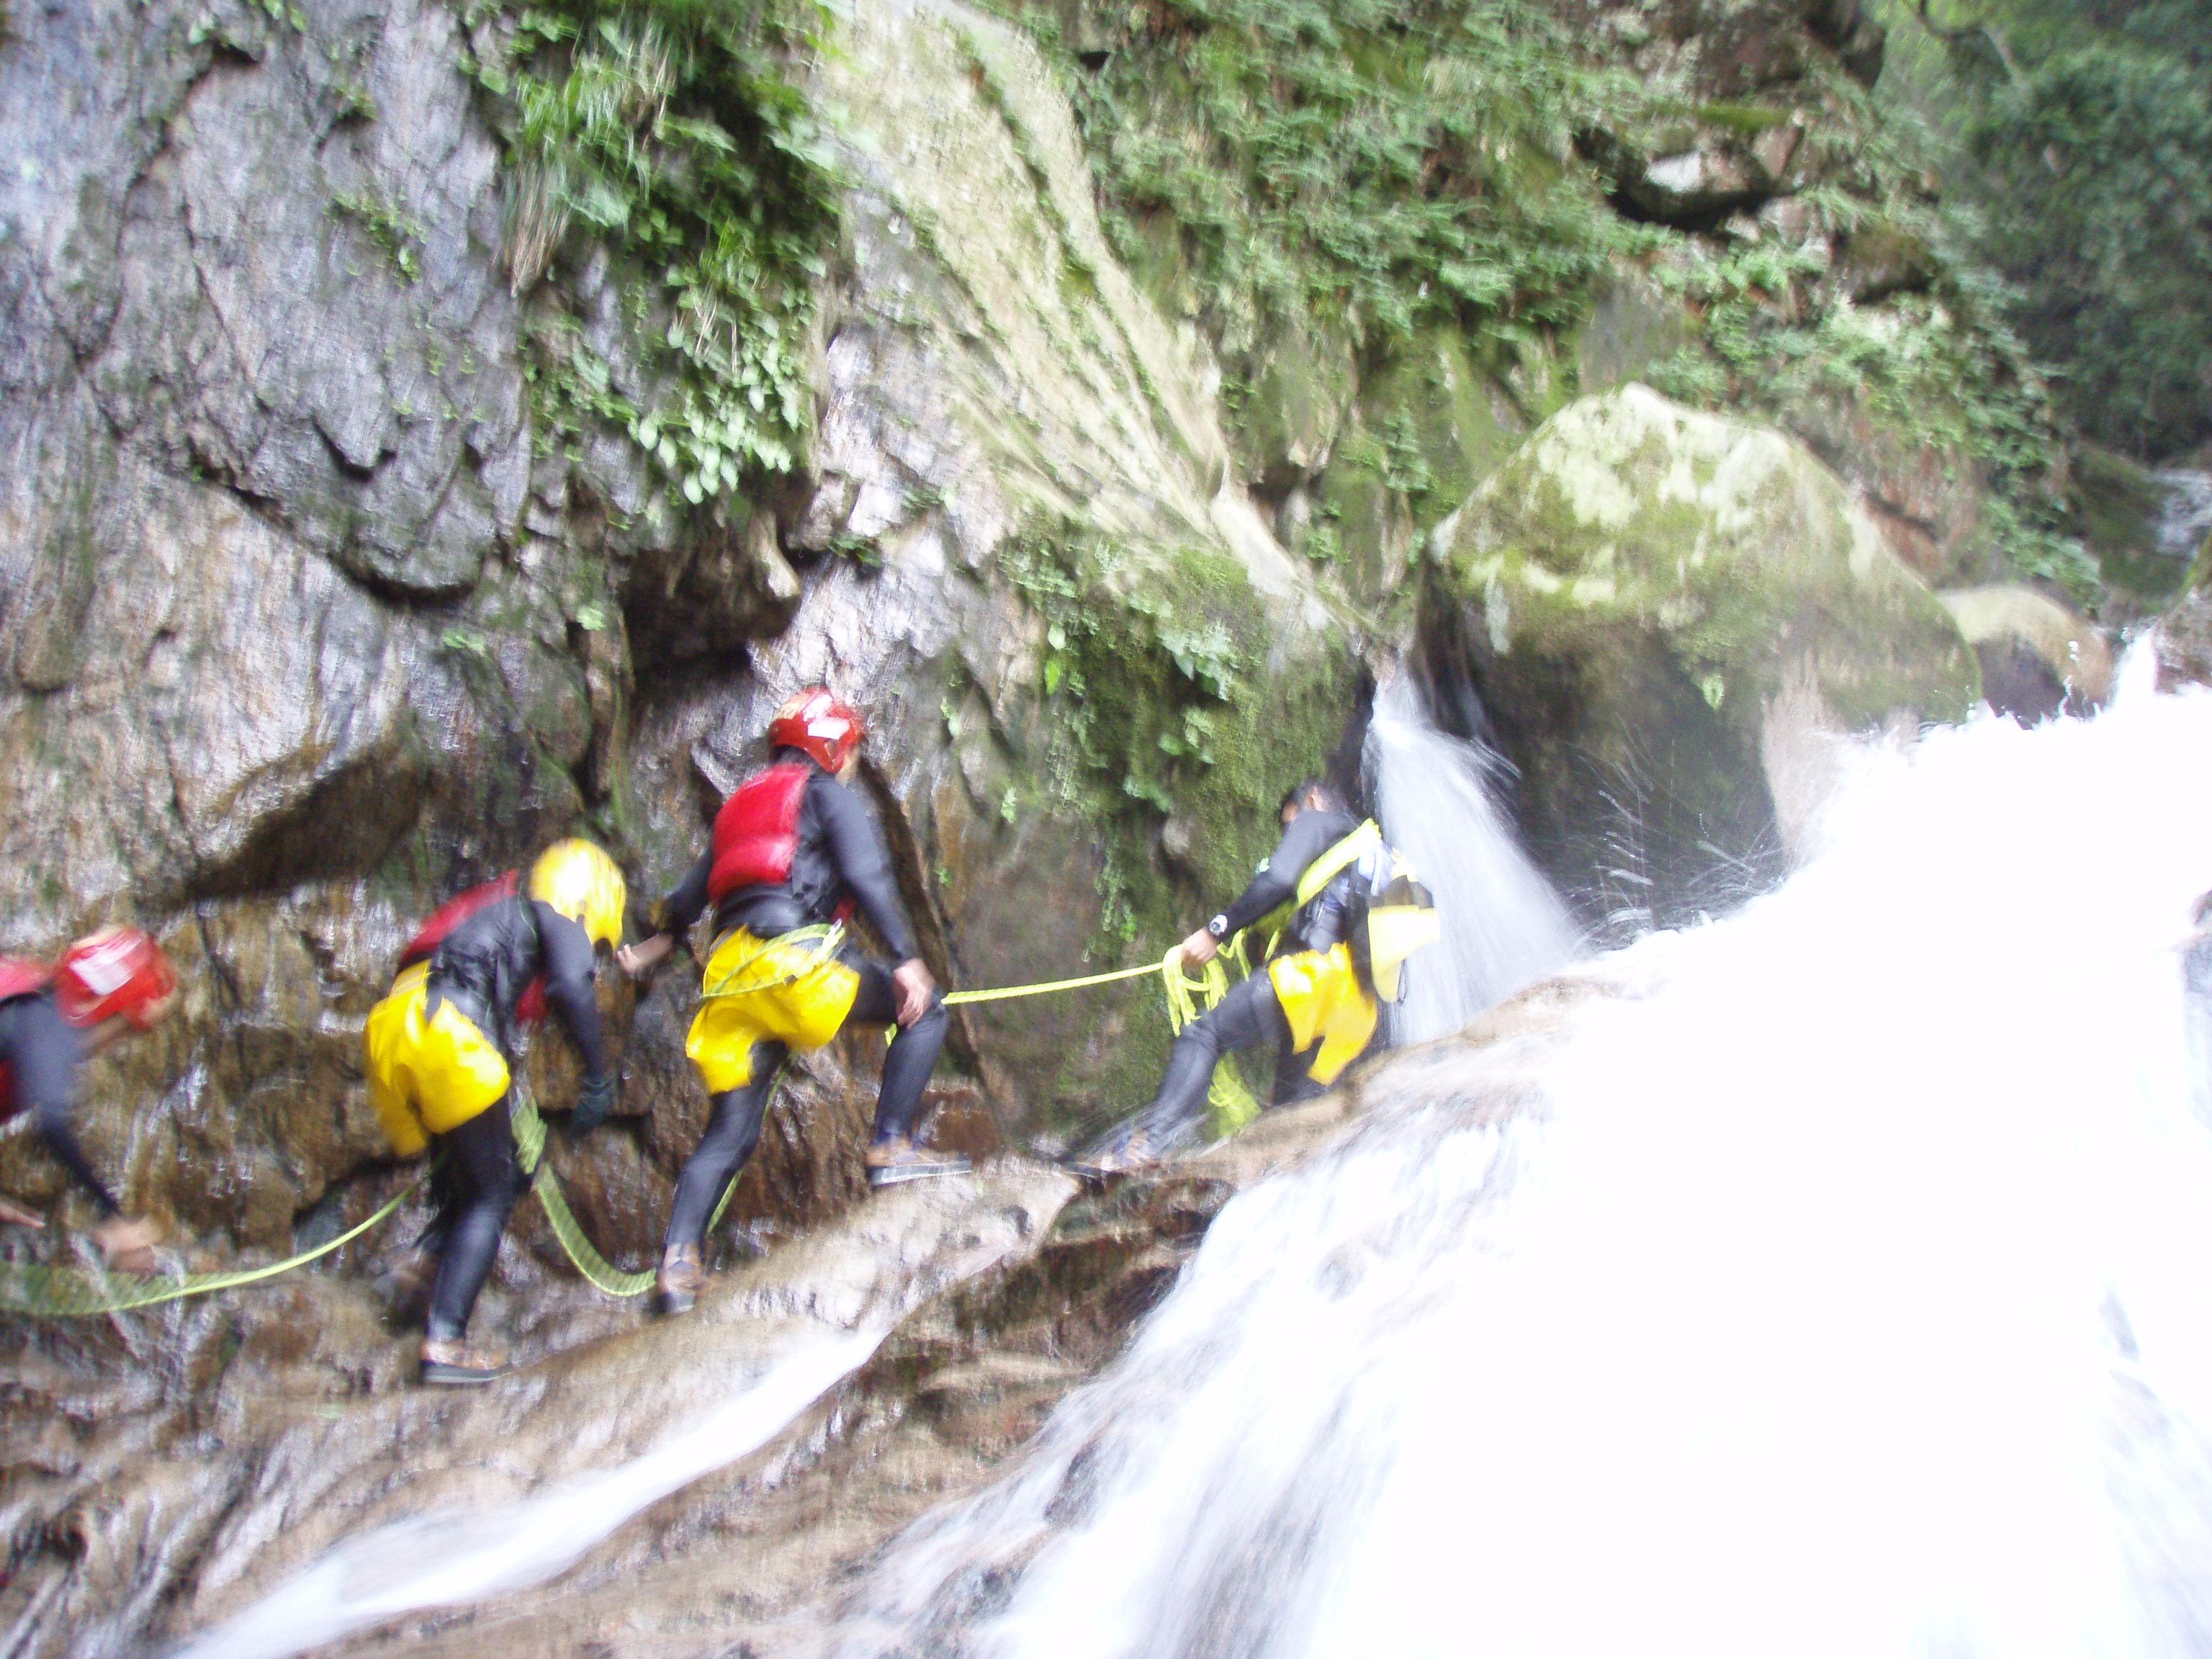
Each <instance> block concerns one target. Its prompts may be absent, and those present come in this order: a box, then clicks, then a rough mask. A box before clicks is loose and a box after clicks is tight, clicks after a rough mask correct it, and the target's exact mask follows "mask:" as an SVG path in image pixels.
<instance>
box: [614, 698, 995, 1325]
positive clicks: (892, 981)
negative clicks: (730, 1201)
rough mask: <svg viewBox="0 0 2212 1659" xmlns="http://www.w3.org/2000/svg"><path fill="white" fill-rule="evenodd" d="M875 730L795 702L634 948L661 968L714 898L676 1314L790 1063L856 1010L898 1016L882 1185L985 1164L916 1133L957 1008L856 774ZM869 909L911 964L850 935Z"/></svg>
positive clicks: (880, 1140) (673, 1247)
mask: <svg viewBox="0 0 2212 1659" xmlns="http://www.w3.org/2000/svg"><path fill="white" fill-rule="evenodd" d="M866 731H867V726H866V721H865V720H862V718H861V717H860V714H859V713H858V712H857V711H856V710H854V708H851V707H850V706H849V705H848V704H846V703H844V702H840V701H839V700H838V699H837V698H836V697H835V696H832V695H831V694H830V693H829V691H828V690H826V689H824V688H822V687H819V686H816V687H812V688H810V689H809V690H805V691H801V692H800V693H799V695H798V696H794V697H793V698H792V699H791V700H790V701H789V702H786V703H785V704H784V705H783V707H782V708H780V709H779V710H778V711H777V712H776V714H775V719H774V720H772V721H771V722H770V723H769V731H768V738H769V746H770V747H771V749H772V750H774V751H775V752H774V757H773V759H772V761H771V763H770V764H769V766H768V767H767V769H765V770H763V771H761V772H758V773H756V774H755V775H753V776H751V777H750V778H748V779H747V780H745V781H744V783H742V784H741V785H739V786H738V788H737V790H736V791H735V792H734V793H732V794H731V796H730V798H729V799H728V800H726V802H724V803H723V805H722V808H721V811H720V812H719V813H718V814H717V815H716V817H715V819H714V836H713V840H712V842H711V844H710V845H709V846H708V849H707V851H706V852H705V853H704V854H702V855H701V856H700V858H699V860H698V862H697V863H696V864H695V865H694V866H692V867H691V870H690V873H688V874H687V875H686V876H685V877H684V880H683V881H682V882H681V883H680V884H678V886H677V888H676V890H674V891H673V892H671V894H670V895H669V896H668V897H667V898H666V900H665V901H664V902H663V903H662V905H661V907H660V910H659V928H660V931H659V933H656V934H655V935H654V936H653V938H651V939H647V940H646V941H644V942H643V943H642V944H640V945H635V946H633V947H632V948H631V949H629V950H628V951H624V952H623V956H622V964H623V969H624V970H625V971H626V972H628V973H629V974H631V975H633V976H635V975H640V974H642V973H645V972H646V971H647V970H648V969H651V968H652V967H653V965H654V964H655V963H659V961H660V960H661V959H662V958H664V957H666V956H667V955H668V953H669V952H670V951H672V950H673V949H674V948H675V942H676V939H677V938H678V936H680V935H681V934H683V933H685V932H687V931H689V929H690V927H691V926H692V924H693V923H694V922H696V921H697V920H698V918H699V916H700V915H701V914H702V912H704V911H705V910H706V909H707V908H708V906H709V905H711V906H712V907H713V908H714V948H713V950H712V951H711V952H710V953H709V955H708V963H707V969H706V975H705V983H704V986H703V988H702V1001H701V1004H700V1007H699V1012H698V1013H697V1015H696V1017H695V1018H693V1020H692V1022H691V1030H690V1037H689V1039H688V1041H687V1042H686V1043H685V1052H686V1053H687V1054H690V1057H691V1061H692V1064H693V1065H694V1066H696V1067H697V1069H698V1072H699V1075H700V1078H701V1079H702V1081H703V1082H704V1083H705V1084H706V1085H707V1092H708V1097H709V1098H710V1100H711V1102H712V1108H713V1111H712V1115H711V1117H710V1118H709V1119H708V1126H707V1132H706V1133H705V1134H704V1135H703V1136H702V1138H701V1139H700V1142H699V1146H698V1148H697V1150H696V1151H695V1152H693V1153H692V1154H691V1157H690V1159H689V1160H688V1161H687V1162H686V1163H685V1164H684V1173H683V1175H682V1176H680V1177H679V1178H678V1182H677V1186H676V1198H675V1202H674V1204H673V1205H672V1206H671V1211H670V1214H669V1218H668V1231H667V1235H666V1237H665V1241H664V1243H663V1247H662V1252H661V1261H660V1272H659V1284H658V1287H657V1288H658V1291H659V1303H660V1306H661V1308H662V1310H663V1311H665V1312H670V1313H681V1312H683V1311H684V1310H687V1309H689V1308H690V1306H691V1305H692V1304H693V1302H694V1301H695V1300H696V1298H697V1296H698V1292H699V1290H700V1288H701V1286H702V1285H703V1284H704V1282H705V1270H704V1267H703V1264H702V1255H701V1251H702V1244H703V1242H704V1240H705V1237H706V1231H707V1226H708V1220H709V1218H711V1216H712V1215H713V1213H714V1210H715V1208H716V1206H717V1205H718V1204H719V1203H720V1200H721V1198H722V1195H723V1194H724V1192H725V1191H726V1189H727V1188H728V1187H729V1185H730V1183H731V1182H733V1181H735V1180H736V1179H737V1176H738V1172H739V1171H740V1170H743V1169H744V1164H745V1160H746V1159H747V1158H750V1157H751V1156H752V1152H753V1149H754V1147H755V1146H757V1144H758V1142H759V1140H760V1132H761V1121H762V1119H763V1115H765V1114H766V1112H767V1109H768V1103H769V1097H770V1095H771V1094H772V1092H773V1091H774V1089H775V1079H776V1074H777V1073H778V1072H779V1071H780V1070H781V1067H782V1066H783V1063H784V1061H785V1060H787V1058H788V1057H789V1056H790V1055H791V1054H792V1053H793V1050H797V1051H799V1052H801V1053H804V1052H806V1051H809V1050H811V1049H816V1048H822V1047H823V1045H825V1044H826V1043H828V1042H829V1041H830V1040H831V1039H832V1038H833V1037H835V1036H837V1034H838V1033H839V1032H841V1031H842V1030H846V1029H848V1027H851V1026H855V1025H862V1026H880V1025H891V1026H895V1027H896V1030H895V1031H894V1033H893V1035H892V1038H891V1043H890V1049H889V1050H888V1052H887V1053H886V1054H884V1072H883V1082H882V1085H881V1087H880V1089H879V1091H878V1094H877V1097H876V1122H875V1133H874V1137H873V1139H872V1144H871V1146H869V1149H868V1153H867V1164H868V1181H869V1184H870V1185H871V1186H878V1187H880V1186H887V1185H890V1184H891V1183H893V1182H901V1181H909V1180H914V1179H916V1178H919V1177H922V1176H938V1175H948V1174H957V1173H960V1172H962V1171H964V1170H966V1169H967V1168H968V1160H967V1159H965V1158H957V1157H951V1156H946V1155H942V1154H939V1153H933V1152H924V1151H922V1150H921V1149H920V1148H918V1147H916V1146H915V1144H914V1138H913V1137H914V1125H915V1116H916V1114H917V1113H918V1111H919V1109H920V1107H921V1093H922V1090H923V1088H924V1087H925V1086H926V1085H927V1083H928V1081H929V1076H930V1073H931V1072H932V1070H933V1069H934V1067H935V1066H936V1064H937V1054H938V1050H939V1048H942V1047H943V1046H944V1042H945V1026H946V1023H947V1021H946V1015H945V1006H944V1003H943V1001H942V1000H941V999H940V998H939V995H938V991H937V985H936V981H934V980H933V978H932V977H931V975H930V972H929V969H928V968H927V966H926V965H925V964H924V963H922V961H921V954H920V951H919V950H918V948H917V947H916V945H915V937H914V929H913V927H911V925H910V924H909V923H908V919H907V914H906V908H905V906H904V905H902V903H901V902H900V901H899V895H898V887H897V884H896V882H895V881H894V880H893V878H892V875H891V862H890V854H889V852H888V851H887V850H886V848H884V839H883V835H882V832H881V830H880V829H878V826H877V823H876V820H875V816H874V814H873V813H872V812H871V811H869V810H868V805H867V803H866V801H865V800H864V799H862V798H861V797H860V795H859V794H858V793H855V792H854V790H852V789H850V788H848V787H847V783H848V781H849V780H850V779H851V778H852V777H853V775H854V773H855V772H856V770H857V769H858V768H859V766H860V743H861V740H862V738H864V737H865V736H866ZM855 909H857V910H858V911H859V912H860V915H864V916H866V918H867V920H868V922H869V924H870V926H872V927H873V928H874V929H875V931H876V933H878V935H879V936H880V937H881V938H882V939H883V941H884V944H885V945H888V946H889V947H890V951H891V954H892V956H893V957H894V958H895V959H896V966H892V965H890V964H887V963H880V962H876V961H872V960H871V959H869V958H867V957H863V956H861V955H860V953H859V952H858V951H854V950H853V949H852V948H850V947H849V946H848V945H845V944H844V942H843V928H842V923H843V921H844V919H845V918H846V917H847V916H848V915H850V914H851V913H852V912H853V911H854V910H855Z"/></svg>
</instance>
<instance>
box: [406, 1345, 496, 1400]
mask: <svg viewBox="0 0 2212 1659" xmlns="http://www.w3.org/2000/svg"><path fill="white" fill-rule="evenodd" d="M513 1369H514V1368H513V1366H512V1365H510V1364H507V1356H506V1355H505V1354H503V1353H501V1352H498V1350H496V1349H494V1348H472V1347H471V1346H469V1345H468V1344H467V1343H466V1342H465V1341H464V1340H461V1339H460V1338H459V1337H451V1338H445V1339H441V1338H438V1337H428V1338H425V1339H424V1340H423V1343H422V1382H423V1383H424V1385H425V1386H426V1387H435V1386H443V1387H446V1388H464V1389H465V1388H474V1387H475V1386H476V1385H477V1384H478V1383H489V1382H491V1381H492V1380H493V1379H494V1378H495V1377H501V1376H506V1375H507V1372H509V1371H510V1370H513Z"/></svg>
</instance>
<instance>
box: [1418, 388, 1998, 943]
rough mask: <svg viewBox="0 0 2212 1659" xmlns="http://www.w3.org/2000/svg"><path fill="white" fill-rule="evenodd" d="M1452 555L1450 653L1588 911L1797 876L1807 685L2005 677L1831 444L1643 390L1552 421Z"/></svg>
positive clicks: (1848, 693)
mask: <svg viewBox="0 0 2212 1659" xmlns="http://www.w3.org/2000/svg"><path fill="white" fill-rule="evenodd" d="M1435 560H1436V562H1435V565H1434V567H1433V568H1432V570H1431V573H1430V580H1429V583H1428V591H1427V593H1426V596H1425V605H1424V612H1425V615H1424V621H1423V632H1424V647H1425V653H1426V655H1427V657H1428V659H1429V664H1430V667H1431V671H1432V673H1434V674H1435V675H1436V676H1437V678H1440V679H1443V680H1447V681H1456V682H1457V683H1461V684H1468V686H1470V688H1471V689H1472V690H1474V693H1475V694H1476V696H1478V697H1479V698H1480V702H1481V704H1482V706H1483V707H1484V708H1486V711H1487V713H1488V716H1489V718H1490V720H1492V723H1493V726H1494V728H1495V730H1496V732H1497V733H1498V738H1499V740H1500V741H1501V742H1502V743H1503V744H1504V747H1505V748H1506V750H1507V752H1508V756H1509V758H1510V759H1511V760H1512V761H1513V762H1514V763H1516V765H1517V766H1519V767H1520V769H1521V770H1522V793H1521V805H1522V814H1523V818H1524V823H1525V827H1526V828H1527V829H1528V832H1529V835H1530V836H1531V839H1532V842H1534V846H1535V849H1536V851H1537V853H1538V854H1539V856H1540V857H1541V858H1543V859H1544V860H1545V861H1546V862H1547V864H1548V865H1549V866H1551V867H1552V869H1553V872H1554V873H1555V874H1557V875H1559V876H1560V877H1561V878H1563V879H1564V880H1565V882H1566V884H1568V885H1569V886H1570V887H1571V888H1572V889H1573V890H1575V891H1576V892H1577V894H1579V895H1580V896H1582V897H1583V902H1584V904H1585V907H1586V908H1592V907H1603V908H1617V907H1616V903H1615V902H1616V900H1632V901H1633V902H1632V903H1631V904H1630V905H1629V908H1638V909H1643V910H1646V911H1649V912H1650V913H1651V915H1653V916H1654V917H1656V919H1658V920H1662V921H1663V920H1668V919H1677V918H1679V917H1680V916H1681V915H1685V914H1693V913H1694V912H1695V911H1696V910H1698V909H1710V908H1714V904H1715V900H1716V896H1717V893H1719V892H1720V891H1722V890H1725V889H1726V888H1727V887H1728V885H1729V883H1731V882H1735V884H1738V885H1741V884H1756V883H1757V882H1758V881H1759V880H1762V879H1764V878H1765V877H1766V876H1767V875H1769V874H1771V872H1772V871H1773V869H1774V867H1775V866H1776V862H1777V860H1778V857H1779V845H1780V843H1779V839H1778V835H1777V832H1776V828H1775V822H1774V809H1773V804H1772V799H1771V792H1770V790H1769V787H1768V783H1767V780H1766V778H1765V772H1764V768H1763V764H1762V758H1761V757H1762V744H1763V741H1764V739H1765V736H1766V727H1767V721H1768V717H1769V712H1770V710H1771V708H1774V707H1775V705H1776V704H1777V703H1778V702H1779V701H1780V700H1781V699H1783V698H1784V696H1785V694H1787V695H1789V696H1793V697H1799V698H1802V696H1804V695H1805V694H1808V693H1809V694H1811V695H1812V696H1814V697H1816V698H1817V700H1818V703H1819V706H1820V708H1822V709H1823V710H1824V711H1825V714H1826V718H1827V720H1829V722H1830V723H1832V724H1833V725H1834V726H1838V727H1840V728H1845V729H1850V728H1867V727H1872V726H1880V725H1882V724H1884V723H1886V722H1888V721H1891V720H1897V719H1899V718H1903V719H1906V720H1915V721H1920V720H1932V721H1942V720H1960V719H1962V718H1964V717H1965V715H1966V713H1967V712H1968V711H1969V710H1970V709H1971V708H1972V707H1973V706H1974V705H1975V703H1976V702H1977V701H1978V697H1979V695H1980V684H1979V678H1978V670H1977V666H1976V663H1975V659H1974V656H1973V653H1972V651H1971V650H1970V649H1969V648H1968V647H1967V645H1966V641H1965V639H1964V638H1963V637H1962V636H1961V635H1960V630H1959V628H1958V625H1957V623H1955V622H1954V619H1953V618H1952V617H1951V616H1950V614H1949V613H1948V611H1946V610H1945V609H1944V607H1943V605H1942V604H1941V602H1940V601H1938V600H1937V599H1936V596H1935V595H1934V594H1933V593H1932V592H1929V590H1928V588H1927V587H1926V586H1923V584H1922V583H1921V581H1920V580H1918V578H1917V577H1916V576H1914V575H1913V574H1912V573H1911V572H1910V571H1909V570H1907V569H1906V568H1905V567H1904V566H1903V565H1902V564H1900V563H1899V562H1898V560H1897V559H1896V558H1895V556H1893V555H1892V554H1891V553H1890V551H1889V550H1888V548H1887V544H1885V542H1884V541H1883V539H1882V537H1881V532H1880V531H1879V530H1878V529H1877V528H1876V527H1875V525H1874V523H1873V522H1872V520H1869V518H1868V517H1867V515H1866V514H1865V513H1864V512H1863V511H1862V510H1861V509H1860V508H1859V507H1857V505H1856V503H1855V502H1854V501H1852V499H1851V497H1850V493H1849V492H1848V490H1847V489H1845V488H1844V484H1843V483H1842V482H1841V481H1840V480H1838V478H1837V477H1835V476H1834V475H1833V474H1832V473H1831V472H1829V471H1827V470H1826V468H1825V467H1823V466H1822V465H1820V462H1819V461H1818V460H1817V459H1814V456H1813V455H1812V453H1810V452H1809V451H1808V450H1807V449H1806V448H1805V447H1803V446H1802V445H1801V444H1798V443H1796V441H1792V440H1790V439H1789V438H1786V437H1784V436H1783V435H1781V434H1779V433H1777V432H1774V431H1771V430H1769V429H1766V428H1760V427H1757V426H1753V425H1749V424H1747V423H1746V422H1741V421H1735V420H1731V419H1728V418H1725V417H1723V416H1714V415H1706V414H1700V413H1698V412H1696V411H1694V410H1688V409H1685V408H1683V407H1681V406H1680V405H1678V404H1673V403H1669V402H1668V400H1667V399H1665V398H1662V397H1660V396H1659V395H1658V394H1657V393H1656V392H1652V391H1650V389H1648V388H1646V387H1644V386H1639V385H1630V386H1624V387H1621V388H1620V389H1619V390H1617V391H1614V392H1607V393H1605V394H1602V395H1601V396H1598V397H1595V398H1584V399H1583V400H1582V401H1580V402H1578V403H1576V404H1571V405H1570V406H1569V407H1568V408H1567V409H1566V410H1564V411H1562V412H1561V413H1560V414H1559V415H1558V416H1555V417H1554V418H1553V420H1552V421H1550V422H1547V424H1546V425H1545V426H1544V427H1542V428H1540V429H1539V430H1538V431H1537V433H1536V434H1535V435H1534V437H1532V438H1531V439H1530V440H1529V441H1528V444H1527V445H1526V446H1524V447H1522V450H1521V451H1520V453H1517V454H1516V456H1515V457H1514V458H1513V459H1511V460H1510V461H1509V462H1507V463H1506V465H1504V467H1503V468H1502V469H1500V470H1499V471H1498V473H1497V474H1495V475H1494V476H1493V477H1492V478H1491V479H1490V480H1489V482H1488V483H1486V484H1485V485H1484V486H1483V487H1482V488H1481V489H1479V490H1477V491H1476V492H1475V494H1474V495H1473V496H1472V497H1471V498H1470V499H1469V501H1468V503H1467V504H1466V506H1465V507H1463V508H1462V511H1461V512H1460V513H1459V514H1458V515H1457V518H1456V520H1455V521H1454V522H1453V523H1452V525H1451V526H1449V530H1448V531H1447V532H1440V534H1439V543H1438V545H1437V548H1436V549H1435ZM1731 872H1732V873H1731ZM1626 889H1633V890H1635V891H1634V892H1633V893H1632V892H1628V891H1626ZM1639 895H1640V896H1639Z"/></svg>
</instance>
